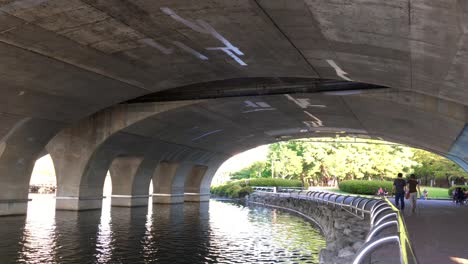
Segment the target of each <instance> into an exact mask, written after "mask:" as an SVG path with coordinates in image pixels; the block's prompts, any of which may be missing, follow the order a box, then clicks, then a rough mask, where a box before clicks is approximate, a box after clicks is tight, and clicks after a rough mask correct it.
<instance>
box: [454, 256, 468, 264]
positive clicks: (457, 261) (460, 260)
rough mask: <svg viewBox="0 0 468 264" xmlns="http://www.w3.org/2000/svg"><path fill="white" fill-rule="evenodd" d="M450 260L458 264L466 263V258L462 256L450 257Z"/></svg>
mask: <svg viewBox="0 0 468 264" xmlns="http://www.w3.org/2000/svg"><path fill="white" fill-rule="evenodd" d="M450 260H452V261H453V262H454V263H458V264H468V259H464V258H457V257H450Z"/></svg>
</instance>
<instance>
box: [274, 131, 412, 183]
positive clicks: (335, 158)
mask: <svg viewBox="0 0 468 264" xmlns="http://www.w3.org/2000/svg"><path fill="white" fill-rule="evenodd" d="M316 141H317V142H309V141H307V140H294V141H288V142H279V143H274V144H271V145H270V148H269V151H270V152H269V155H268V162H269V163H271V164H272V165H273V166H272V167H273V168H274V175H275V176H276V175H278V176H280V177H282V178H288V179H300V180H304V181H306V182H308V183H309V184H310V185H320V184H322V185H325V184H326V183H327V182H328V181H329V180H331V179H339V180H341V179H364V178H368V179H372V178H376V179H381V180H383V179H385V178H393V177H396V174H397V173H398V172H401V171H405V172H410V171H411V168H412V166H415V165H417V163H416V162H415V161H414V160H413V159H412V157H413V152H412V150H411V149H410V148H408V147H403V146H400V145H395V144H386V143H385V142H384V144H375V143H377V142H375V141H374V140H360V142H366V143H369V144H365V143H353V142H352V139H351V138H336V139H333V138H324V139H316Z"/></svg>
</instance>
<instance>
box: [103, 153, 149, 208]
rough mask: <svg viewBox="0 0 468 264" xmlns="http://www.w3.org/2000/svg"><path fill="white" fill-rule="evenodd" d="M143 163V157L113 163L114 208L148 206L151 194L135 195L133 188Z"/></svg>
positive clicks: (121, 159)
mask: <svg viewBox="0 0 468 264" xmlns="http://www.w3.org/2000/svg"><path fill="white" fill-rule="evenodd" d="M142 161H143V157H119V158H116V159H115V160H114V161H113V162H112V165H111V167H110V170H109V171H110V173H111V177H112V202H111V203H112V206H121V207H135V206H146V205H148V199H149V194H146V195H144V194H135V193H134V188H133V186H134V181H135V180H136V179H135V177H136V174H137V171H138V168H139V166H140V165H141V163H142ZM146 192H148V188H146Z"/></svg>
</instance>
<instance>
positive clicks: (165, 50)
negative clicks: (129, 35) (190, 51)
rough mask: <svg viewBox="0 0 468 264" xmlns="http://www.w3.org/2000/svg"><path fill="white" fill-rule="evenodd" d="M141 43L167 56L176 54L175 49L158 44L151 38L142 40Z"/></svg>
mask: <svg viewBox="0 0 468 264" xmlns="http://www.w3.org/2000/svg"><path fill="white" fill-rule="evenodd" d="M139 42H140V43H143V44H146V45H148V46H150V47H152V48H155V49H158V50H159V51H161V52H162V53H163V54H166V55H169V54H172V52H174V50H173V49H171V48H166V47H164V46H163V45H161V44H159V43H157V42H156V41H154V40H153V39H150V38H145V39H140V40H139Z"/></svg>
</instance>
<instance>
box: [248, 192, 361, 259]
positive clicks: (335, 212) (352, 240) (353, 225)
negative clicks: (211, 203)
mask: <svg viewBox="0 0 468 264" xmlns="http://www.w3.org/2000/svg"><path fill="white" fill-rule="evenodd" d="M248 202H249V203H256V204H262V205H266V206H274V207H280V208H284V209H290V210H293V211H296V212H298V213H301V214H303V215H305V216H307V217H310V218H312V219H313V220H314V222H316V224H317V225H318V226H319V227H320V229H321V230H322V233H323V235H324V237H325V239H326V241H327V247H326V248H324V249H322V251H321V252H320V263H326V264H344V263H352V261H353V259H354V256H355V254H356V252H357V251H358V250H359V249H360V248H361V246H362V245H363V243H364V240H365V238H366V235H367V234H368V232H369V229H370V223H369V219H368V217H369V216H368V215H366V218H365V219H362V218H359V217H357V216H355V215H353V214H351V213H349V212H347V211H345V210H343V209H341V208H340V207H338V206H337V207H335V206H333V205H331V204H330V205H327V204H323V203H317V202H315V201H311V200H304V199H300V198H297V197H284V196H277V195H275V194H272V193H253V194H252V195H250V197H249V198H248Z"/></svg>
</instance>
